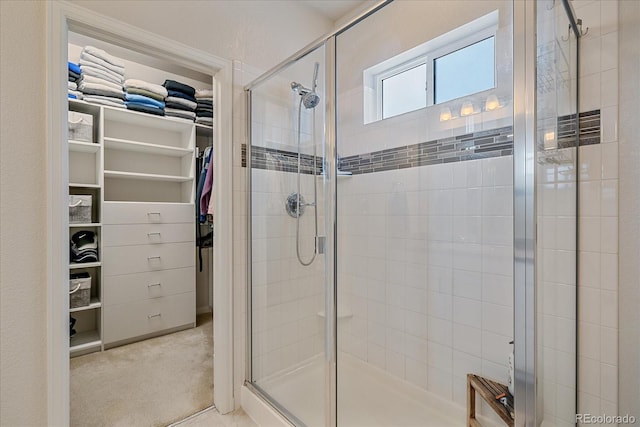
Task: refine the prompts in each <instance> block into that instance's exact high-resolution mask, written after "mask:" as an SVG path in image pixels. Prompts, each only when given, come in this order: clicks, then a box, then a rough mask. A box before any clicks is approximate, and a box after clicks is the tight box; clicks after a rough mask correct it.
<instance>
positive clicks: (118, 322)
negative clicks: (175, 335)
mask: <svg viewBox="0 0 640 427" xmlns="http://www.w3.org/2000/svg"><path fill="white" fill-rule="evenodd" d="M195 303H196V294H195V292H187V293H182V294H178V295H171V296H167V297H160V298H153V299H146V300H142V301H133V302H129V303H126V304H118V305H112V306H106V307H104V321H105V324H106V325H108V327H106V325H105V328H104V342H105V344H111V343H116V342H118V341H123V340H129V339H132V338H135V337H139V336H144V335H147V334H152V333H154V332H160V331H163V330H166V329H171V328H177V327H179V326H190V325H193V324H194V323H195V321H196V313H195V309H194V307H195Z"/></svg>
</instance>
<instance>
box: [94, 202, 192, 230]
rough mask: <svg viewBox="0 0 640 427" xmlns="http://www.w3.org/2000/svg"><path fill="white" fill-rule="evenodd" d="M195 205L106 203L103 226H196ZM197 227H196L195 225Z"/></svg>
mask: <svg viewBox="0 0 640 427" xmlns="http://www.w3.org/2000/svg"><path fill="white" fill-rule="evenodd" d="M194 218H195V205H194V204H193V203H127V202H104V206H103V220H102V222H103V224H172V223H187V222H190V223H191V224H194ZM194 227H195V225H194Z"/></svg>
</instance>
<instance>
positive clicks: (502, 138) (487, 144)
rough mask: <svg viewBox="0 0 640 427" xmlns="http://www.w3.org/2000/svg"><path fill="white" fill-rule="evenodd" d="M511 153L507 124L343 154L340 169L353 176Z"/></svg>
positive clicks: (511, 143)
mask: <svg viewBox="0 0 640 427" xmlns="http://www.w3.org/2000/svg"><path fill="white" fill-rule="evenodd" d="M510 154H513V131H512V127H511V126H507V127H503V128H499V129H493V130H488V131H482V132H476V133H469V134H466V135H460V136H456V137H450V138H444V139H437V140H434V141H427V142H421V143H419V144H413V145H405V146H402V147H394V148H390V149H387V150H381V151H374V152H372V153H365V154H359V155H356V156H349V157H343V158H342V159H340V170H343V171H346V172H351V173H352V174H354V175H359V174H363V173H371V172H382V171H386V170H392V169H404V168H413V167H418V166H426V165H436V164H441V163H452V162H462V161H465V160H475V159H484V158H488V157H499V156H508V155H510Z"/></svg>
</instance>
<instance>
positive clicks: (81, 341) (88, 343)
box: [69, 331, 102, 353]
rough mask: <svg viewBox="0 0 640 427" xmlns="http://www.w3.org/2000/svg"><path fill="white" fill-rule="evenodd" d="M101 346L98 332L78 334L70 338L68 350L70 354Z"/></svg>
mask: <svg viewBox="0 0 640 427" xmlns="http://www.w3.org/2000/svg"><path fill="white" fill-rule="evenodd" d="M100 346H102V341H101V340H100V335H99V334H98V331H87V332H79V333H77V334H75V335H74V336H73V337H71V340H70V344H69V350H70V351H71V353H73V352H78V351H82V350H90V349H93V348H96V347H100Z"/></svg>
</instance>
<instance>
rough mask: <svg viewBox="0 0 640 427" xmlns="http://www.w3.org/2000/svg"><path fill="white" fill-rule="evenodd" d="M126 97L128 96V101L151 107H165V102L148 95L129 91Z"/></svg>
mask: <svg viewBox="0 0 640 427" xmlns="http://www.w3.org/2000/svg"><path fill="white" fill-rule="evenodd" d="M126 97H127V101H129V102H130V103H134V104H139V105H148V106H150V107H156V108H164V102H162V101H158V100H156V99H153V98H150V97H148V96H144V95H138V94H135V93H127V94H126Z"/></svg>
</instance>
